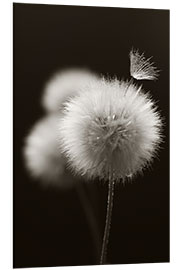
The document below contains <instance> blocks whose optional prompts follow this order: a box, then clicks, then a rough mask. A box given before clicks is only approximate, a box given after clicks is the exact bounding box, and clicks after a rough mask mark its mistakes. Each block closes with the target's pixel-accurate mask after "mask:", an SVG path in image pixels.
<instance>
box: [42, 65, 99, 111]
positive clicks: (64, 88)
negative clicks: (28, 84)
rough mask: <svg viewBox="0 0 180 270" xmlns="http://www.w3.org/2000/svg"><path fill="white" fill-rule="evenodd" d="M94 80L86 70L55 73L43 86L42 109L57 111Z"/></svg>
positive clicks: (68, 70)
mask: <svg viewBox="0 0 180 270" xmlns="http://www.w3.org/2000/svg"><path fill="white" fill-rule="evenodd" d="M96 78H97V75H95V74H94V73H92V72H90V71H88V70H86V69H78V68H76V69H75V68H74V69H73V68H71V69H67V70H64V71H60V72H57V73H56V74H55V75H54V76H52V78H51V79H50V80H49V81H48V82H47V83H46V85H45V90H44V94H43V97H42V104H43V107H44V108H45V109H46V110H47V111H48V112H55V111H58V110H59V109H61V106H62V104H63V103H64V102H65V101H66V100H67V99H68V98H69V97H72V96H74V95H75V94H76V93H77V91H79V90H82V89H84V87H86V85H87V84H89V82H90V81H92V80H96Z"/></svg>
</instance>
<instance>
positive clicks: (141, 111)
mask: <svg viewBox="0 0 180 270" xmlns="http://www.w3.org/2000/svg"><path fill="white" fill-rule="evenodd" d="M160 129H161V119H160V116H159V114H158V112H157V110H156V108H155V106H154V102H153V101H152V99H151V98H150V97H149V95H148V94H145V93H143V91H142V89H141V87H139V86H136V85H135V84H133V83H130V82H124V81H120V82H119V81H118V80H117V79H114V80H112V81H109V80H108V81H107V80H105V79H104V78H102V79H100V80H98V81H94V82H93V83H91V84H90V85H88V86H87V87H86V89H84V91H82V92H80V93H79V95H78V96H76V97H75V98H72V99H71V100H70V101H69V102H67V103H66V105H65V111H64V117H62V119H61V120H60V124H59V134H60V144H61V148H62V150H63V151H64V153H65V154H66V156H67V158H68V160H69V164H70V166H71V167H72V168H73V169H74V170H75V172H77V173H80V174H81V175H86V176H87V177H88V178H90V179H91V178H95V177H99V178H100V179H105V180H107V179H109V177H111V178H113V179H115V180H117V181H119V180H124V179H126V178H128V177H130V178H131V177H132V176H134V175H136V174H137V173H138V172H141V171H142V170H143V169H145V168H146V167H147V166H148V164H149V163H150V162H151V161H152V159H153V157H154V155H155V153H156V151H157V148H158V145H159V143H160V140H161V136H160Z"/></svg>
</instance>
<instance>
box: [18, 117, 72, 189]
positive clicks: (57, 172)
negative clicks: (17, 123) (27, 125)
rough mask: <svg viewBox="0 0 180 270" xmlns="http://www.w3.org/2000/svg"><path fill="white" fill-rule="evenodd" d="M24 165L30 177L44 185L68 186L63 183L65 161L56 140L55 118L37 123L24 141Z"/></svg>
mask: <svg viewBox="0 0 180 270" xmlns="http://www.w3.org/2000/svg"><path fill="white" fill-rule="evenodd" d="M23 152H24V158H25V164H26V167H27V169H28V170H29V172H30V173H31V175H32V176H33V177H34V178H35V179H37V180H39V181H40V182H41V183H42V184H44V185H56V186H61V187H66V186H69V185H70V184H71V183H70V181H69V182H68V181H66V182H65V181H64V178H63V172H64V169H65V160H64V157H63V155H62V154H61V152H60V149H59V146H58V140H57V116H54V115H50V116H47V117H45V118H43V119H42V120H40V121H38V123H36V124H35V126H34V127H33V128H32V130H31V132H30V134H29V135H28V136H27V138H26V140H25V146H24V149H23Z"/></svg>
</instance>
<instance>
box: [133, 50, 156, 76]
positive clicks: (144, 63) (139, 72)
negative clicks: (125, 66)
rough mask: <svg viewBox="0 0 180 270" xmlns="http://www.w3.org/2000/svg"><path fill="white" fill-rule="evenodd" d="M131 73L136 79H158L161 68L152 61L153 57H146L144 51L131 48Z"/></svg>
mask: <svg viewBox="0 0 180 270" xmlns="http://www.w3.org/2000/svg"><path fill="white" fill-rule="evenodd" d="M129 57H130V74H131V76H132V77H133V78H134V79H136V80H156V79H157V77H158V75H159V74H158V73H159V70H157V68H156V67H155V66H154V62H150V60H151V58H152V57H150V58H148V59H146V58H145V56H144V53H142V54H139V51H138V50H131V52H130V54H129Z"/></svg>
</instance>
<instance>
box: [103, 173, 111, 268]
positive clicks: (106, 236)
mask: <svg viewBox="0 0 180 270" xmlns="http://www.w3.org/2000/svg"><path fill="white" fill-rule="evenodd" d="M114 184H115V181H114V180H112V179H111V178H109V183H108V201H107V212H106V224H105V229H104V237H103V244H102V250H101V259H100V264H105V263H106V254H107V246H108V241H109V234H110V227H111V216H112V208H113V197H114Z"/></svg>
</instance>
